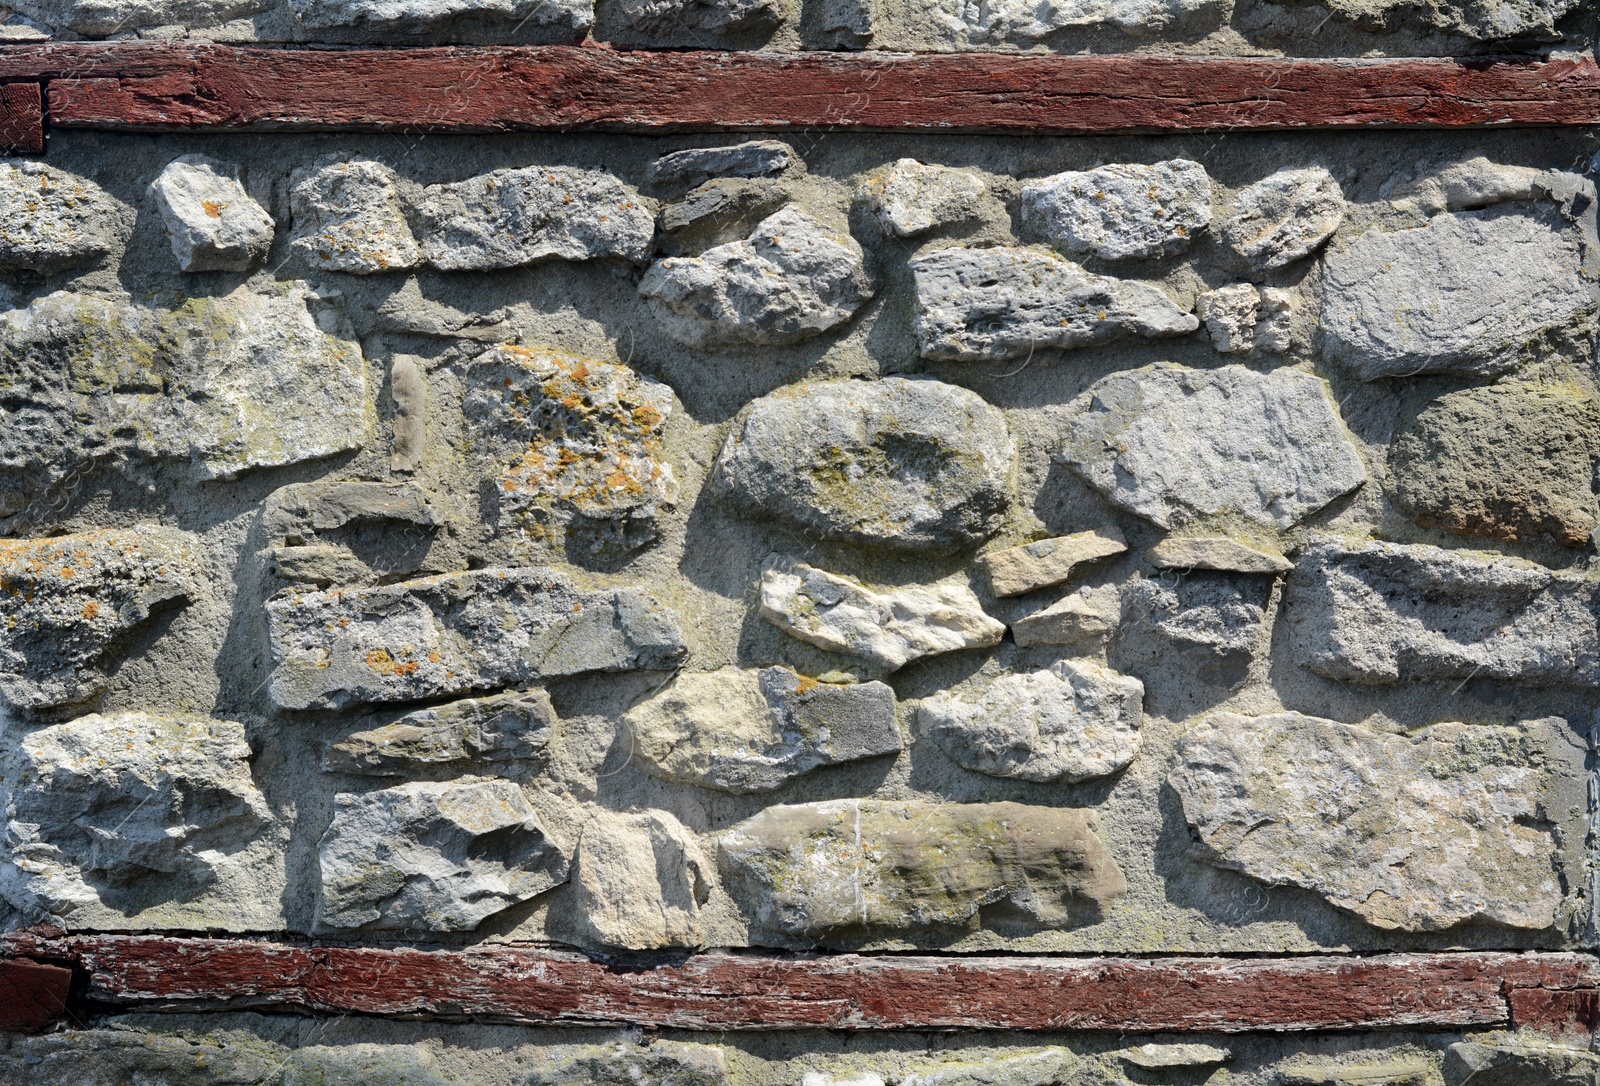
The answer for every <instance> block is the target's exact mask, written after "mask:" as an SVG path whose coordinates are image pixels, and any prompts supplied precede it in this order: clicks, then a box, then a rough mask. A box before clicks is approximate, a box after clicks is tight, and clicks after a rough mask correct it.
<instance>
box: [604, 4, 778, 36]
mask: <svg viewBox="0 0 1600 1086" xmlns="http://www.w3.org/2000/svg"><path fill="white" fill-rule="evenodd" d="M620 10H621V13H622V18H623V21H624V22H626V23H627V24H628V25H629V26H632V27H635V28H637V29H639V30H645V31H651V32H654V33H670V32H672V31H674V30H676V31H679V32H680V33H681V32H682V30H683V29H684V28H689V29H693V30H703V31H706V32H707V33H711V34H737V33H760V32H762V31H771V30H773V29H775V28H776V27H778V26H779V25H780V24H782V22H783V21H784V16H785V8H784V5H783V4H782V3H781V2H780V0H621V5H620Z"/></svg>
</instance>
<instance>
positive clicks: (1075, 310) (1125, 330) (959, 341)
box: [910, 248, 1200, 362]
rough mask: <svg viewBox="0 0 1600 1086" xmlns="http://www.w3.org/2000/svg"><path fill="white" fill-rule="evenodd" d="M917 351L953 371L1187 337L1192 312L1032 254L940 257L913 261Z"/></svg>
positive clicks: (1140, 288) (1146, 289)
mask: <svg viewBox="0 0 1600 1086" xmlns="http://www.w3.org/2000/svg"><path fill="white" fill-rule="evenodd" d="M910 267H911V271H912V275H913V276H914V277H915V285H916V305H917V313H916V323H915V327H916V333H917V345H918V348H919V350H920V351H921V353H922V357H923V358H930V359H937V360H941V361H947V362H978V361H999V360H1003V359H1007V358H1021V357H1024V356H1027V355H1031V354H1032V353H1033V352H1034V351H1035V350H1042V349H1051V348H1054V349H1057V350H1070V349H1072V348H1075V347H1086V346H1088V345H1090V344H1094V343H1103V342H1106V341H1107V340H1113V339H1120V338H1122V337H1124V336H1130V335H1134V336H1146V337H1151V338H1156V337H1166V336H1182V335H1187V334H1188V333H1190V332H1193V331H1194V330H1195V329H1196V328H1198V327H1200V321H1199V319H1198V318H1197V317H1195V315H1194V314H1192V313H1186V312H1184V311H1183V310H1182V309H1179V308H1178V306H1177V305H1176V303H1174V302H1173V301H1172V299H1171V298H1168V297H1167V296H1166V295H1165V294H1163V293H1162V292H1161V291H1160V290H1159V289H1158V288H1156V287H1153V286H1151V285H1149V284H1148V283H1139V282H1134V281H1131V280H1125V279H1113V278H1111V277H1110V276H1104V275H1092V274H1090V273H1089V272H1087V271H1085V270H1084V269H1083V268H1081V267H1079V266H1078V265H1077V264H1074V263H1072V262H1071V261H1070V260H1063V259H1062V258H1060V257H1058V256H1053V255H1051V254H1049V253H1042V252H1038V251H1036V250H1033V249H1022V248H997V249H940V250H938V251H936V252H932V253H926V254H924V255H922V256H918V257H915V258H913V259H912V260H911V261H910Z"/></svg>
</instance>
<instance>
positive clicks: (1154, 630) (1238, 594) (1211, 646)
mask: <svg viewBox="0 0 1600 1086" xmlns="http://www.w3.org/2000/svg"><path fill="white" fill-rule="evenodd" d="M1270 593H1271V582H1270V581H1268V580H1267V579H1266V578H1264V577H1236V576H1228V575H1224V574H1218V573H1192V574H1189V575H1187V576H1185V577H1183V578H1181V579H1176V578H1175V579H1173V580H1171V581H1170V582H1169V581H1166V580H1137V581H1134V582H1133V583H1132V584H1130V585H1128V587H1127V589H1126V590H1125V591H1124V593H1123V598H1122V626H1121V628H1120V629H1119V631H1118V643H1119V646H1120V647H1121V649H1122V651H1123V652H1125V653H1126V654H1127V655H1128V656H1130V657H1131V658H1132V659H1134V660H1138V661H1141V662H1142V663H1143V664H1144V665H1145V666H1157V665H1159V664H1161V663H1163V662H1166V661H1168V660H1171V659H1172V658H1174V656H1175V657H1176V658H1177V659H1178V660H1179V661H1181V662H1184V663H1186V664H1188V665H1190V666H1191V667H1193V668H1194V669H1195V670H1196V673H1197V675H1198V677H1199V678H1200V679H1202V680H1203V681H1205V682H1208V683H1212V684H1215V685H1218V686H1224V687H1228V688H1229V689H1236V688H1238V687H1239V686H1241V685H1243V683H1244V680H1245V678H1246V677H1247V676H1248V673H1249V668H1250V662H1251V661H1252V660H1253V659H1254V658H1255V656H1256V653H1257V651H1258V650H1260V649H1262V648H1264V646H1263V645H1262V643H1261V642H1262V629H1263V626H1264V624H1265V622H1266V606H1267V600H1268V597H1269V595H1270Z"/></svg>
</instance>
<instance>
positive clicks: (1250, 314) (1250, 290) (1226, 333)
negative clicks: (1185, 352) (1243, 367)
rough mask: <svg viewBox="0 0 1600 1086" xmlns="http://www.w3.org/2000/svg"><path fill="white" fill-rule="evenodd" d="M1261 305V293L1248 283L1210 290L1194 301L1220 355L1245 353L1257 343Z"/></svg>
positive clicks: (1198, 313) (1195, 308)
mask: <svg viewBox="0 0 1600 1086" xmlns="http://www.w3.org/2000/svg"><path fill="white" fill-rule="evenodd" d="M1260 307H1261V295H1260V294H1259V293H1257V291H1256V288H1255V287H1254V286H1252V285H1251V284H1249V283H1232V284H1230V285H1228V286H1225V287H1218V288H1217V289H1216V290H1208V291H1206V292H1205V293H1204V294H1202V295H1200V296H1199V297H1198V298H1196V299H1195V301H1194V311H1195V313H1196V314H1197V315H1198V316H1199V317H1200V319H1201V320H1203V321H1205V324H1206V334H1207V335H1209V336H1210V337H1211V345H1212V346H1213V347H1215V348H1216V349H1217V353H1218V354H1242V353H1243V352H1245V351H1248V350H1250V349H1251V348H1252V347H1254V346H1255V340H1256V334H1255V331H1256V320H1257V311H1258V310H1259V309H1260Z"/></svg>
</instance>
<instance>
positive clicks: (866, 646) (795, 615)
mask: <svg viewBox="0 0 1600 1086" xmlns="http://www.w3.org/2000/svg"><path fill="white" fill-rule="evenodd" d="M761 617H762V618H764V619H766V620H767V621H768V622H770V623H772V624H773V625H774V626H776V627H778V628H779V629H780V630H782V631H784V632H785V633H787V634H789V635H790V636H792V637H798V638H799V639H800V640H802V641H808V642H810V643H811V644H813V645H816V646H817V647H818V648H823V649H827V650H828V651H830V652H844V653H850V654H852V655H855V656H860V657H863V658H865V659H867V660H871V661H872V662H873V663H875V664H879V665H881V666H883V667H886V668H888V669H889V670H890V671H895V670H897V669H899V668H901V667H904V666H905V665H906V664H908V663H910V662H911V661H912V660H918V659H921V658H922V657H924V656H933V655H935V654H937V653H941V652H955V651H957V650H960V649H971V648H989V647H991V646H994V645H998V644H999V643H1000V639H1001V638H1002V637H1003V636H1005V632H1006V628H1005V626H1004V624H1002V623H1000V622H996V621H995V620H994V619H992V618H990V617H989V616H988V615H986V614H984V613H983V605H982V604H980V603H979V602H978V597H977V596H975V595H973V593H972V590H971V589H970V588H967V587H966V586H965V585H961V584H955V583H944V584H935V585H915V586H911V587H906V588H897V589H894V590H892V591H889V592H874V591H872V590H871V589H869V588H866V587H864V586H862V585H860V584H857V583H856V582H855V581H851V580H848V579H846V578H844V577H838V576H835V575H834V574H832V573H828V572H826V571H824V570H820V569H816V568H815V567H813V566H809V565H806V564H805V563H804V562H796V561H792V560H788V559H777V558H769V559H768V560H767V563H766V565H765V567H764V568H763V569H762V571H761Z"/></svg>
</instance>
